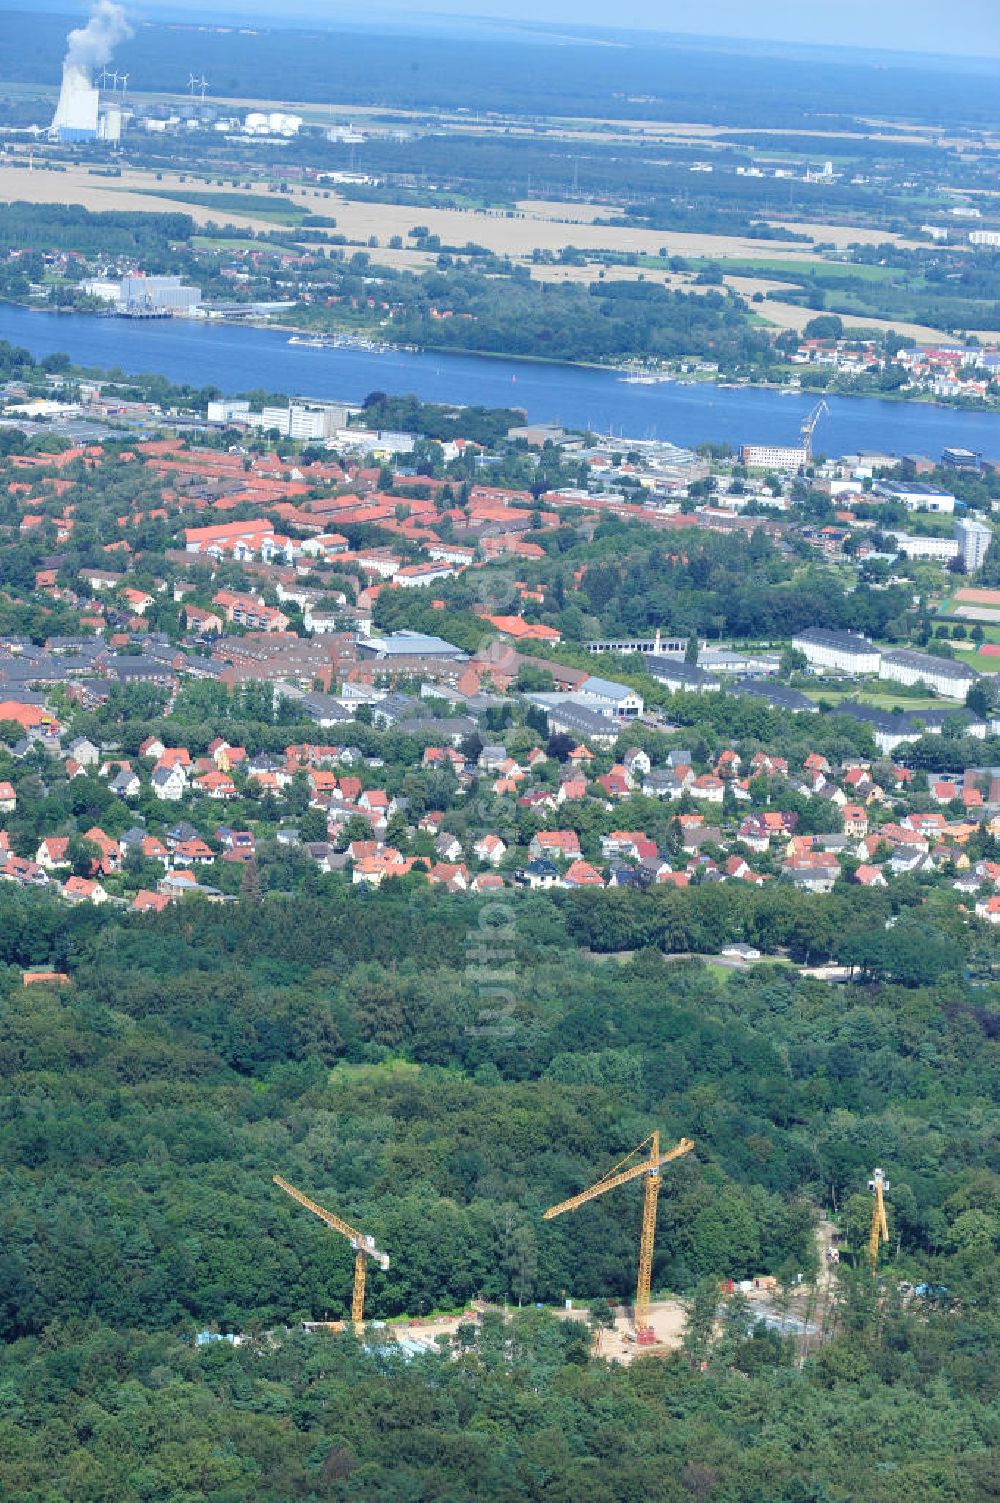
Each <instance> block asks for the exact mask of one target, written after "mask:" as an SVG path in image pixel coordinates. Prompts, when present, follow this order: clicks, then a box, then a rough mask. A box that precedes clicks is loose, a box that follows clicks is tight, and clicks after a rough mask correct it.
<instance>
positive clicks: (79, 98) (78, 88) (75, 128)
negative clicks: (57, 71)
mask: <svg viewBox="0 0 1000 1503" xmlns="http://www.w3.org/2000/svg"><path fill="white" fill-rule="evenodd" d="M98 99H99V96H98V91H97V90H96V89H95V88H94V84H93V80H92V78H91V75H90V70H89V68H86V67H84V66H83V65H82V64H80V63H74V62H70V61H69V60H67V61H66V62H65V63H64V64H63V77H62V88H61V89H60V91H59V103H58V105H57V106H56V113H55V118H54V119H53V121H52V131H53V134H54V135H56V136H57V137H58V138H59V140H60V141H95V140H96V139H97V106H98Z"/></svg>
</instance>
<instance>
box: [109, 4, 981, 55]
mask: <svg viewBox="0 0 1000 1503" xmlns="http://www.w3.org/2000/svg"><path fill="white" fill-rule="evenodd" d="M128 8H129V9H130V10H133V11H135V12H138V13H139V14H142V12H143V11H144V10H146V11H147V13H148V12H149V11H153V10H156V11H160V12H161V13H162V12H164V11H166V10H170V11H171V12H173V13H174V14H175V15H181V14H185V15H192V16H194V15H196V16H198V18H199V19H201V20H209V19H215V18H216V17H218V18H219V19H222V18H223V17H224V16H226V15H234V14H239V15H241V16H246V17H249V16H251V15H253V16H258V17H260V18H261V19H263V18H265V17H267V18H268V19H272V18H280V17H282V16H283V17H284V18H286V19H291V18H292V17H293V16H294V18H295V19H296V20H307V19H314V20H316V21H321V22H323V23H324V24H325V25H328V26H333V27H335V26H336V24H337V21H338V19H343V20H344V21H348V22H350V23H351V24H352V25H355V26H356V25H357V24H359V23H362V22H363V21H364V20H365V19H367V18H369V17H370V18H371V19H372V20H375V19H376V18H382V17H385V18H386V19H388V18H389V16H390V15H391V16H394V17H405V16H413V17H416V16H426V15H428V14H432V13H435V12H436V13H437V14H442V13H447V14H451V15H455V16H463V17H466V18H472V17H476V16H483V17H488V16H496V17H506V18H511V19H522V20H531V21H557V22H567V23H576V24H578V25H585V26H586V25H592V26H608V25H609V24H610V25H614V26H616V27H629V28H637V29H648V30H654V31H664V32H686V33H693V34H696V35H713V36H726V37H753V38H761V39H765V38H766V39H771V38H774V39H777V40H781V41H785V42H807V43H820V44H830V45H834V46H838V45H839V46H855V47H865V48H888V49H890V50H893V49H903V50H906V51H909V52H947V53H959V54H963V55H965V56H975V55H977V54H979V55H986V56H992V57H997V56H1000V0H948V3H944V0H826V3H825V4H815V5H809V4H807V3H804V0H666V3H664V0H618V3H617V4H616V5H614V6H609V5H608V4H607V0H471V3H470V0H374V3H373V4H371V5H370V6H366V7H365V9H364V10H363V11H359V10H358V9H356V8H353V7H349V6H346V5H345V6H338V5H331V4H330V3H329V0H281V3H277V0H214V3H213V0H208V3H207V4H206V3H205V0H159V3H157V0H152V3H150V4H148V5H144V4H143V3H142V0H133V3H132V4H131V5H130V6H129V7H128Z"/></svg>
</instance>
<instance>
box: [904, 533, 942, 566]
mask: <svg viewBox="0 0 1000 1503" xmlns="http://www.w3.org/2000/svg"><path fill="white" fill-rule="evenodd" d="M887 535H888V536H889V537H891V538H894V539H895V542H896V547H897V548H898V549H899V552H900V553H903V554H905V555H906V557H907V558H929V559H931V560H932V561H933V562H935V563H938V564H950V563H951V561H952V559H953V558H957V557H958V543H957V541H956V539H955V538H929V537H928V538H922V537H917V536H915V535H914V534H913V533H912V532H890V533H888V534H887Z"/></svg>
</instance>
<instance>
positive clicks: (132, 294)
mask: <svg viewBox="0 0 1000 1503" xmlns="http://www.w3.org/2000/svg"><path fill="white" fill-rule="evenodd" d="M119 301H120V303H121V306H122V308H124V309H128V308H134V309H150V310H151V311H153V312H157V313H190V312H192V310H193V309H195V308H197V307H198V306H199V304H200V303H201V289H200V288H198V287H189V286H187V285H186V284H185V283H184V282H182V281H181V279H180V277H175V276H162V277H146V276H142V275H139V274H137V275H135V276H130V277H122V288H121V296H120V299H119Z"/></svg>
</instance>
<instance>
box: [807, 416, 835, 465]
mask: <svg viewBox="0 0 1000 1503" xmlns="http://www.w3.org/2000/svg"><path fill="white" fill-rule="evenodd" d="M829 412H830V409H829V407H828V406H827V405H826V402H817V403H816V406H815V407H814V408H813V410H812V412H810V414H809V416H808V417H807V418H803V420H802V427H801V428H800V429H799V432H800V433H801V435H802V448H803V450H804V452H805V456H806V464H812V457H813V434H814V433H815V432H816V425H817V423H818V422H819V420H820V418H821V417H825V416H828V415H829Z"/></svg>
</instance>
